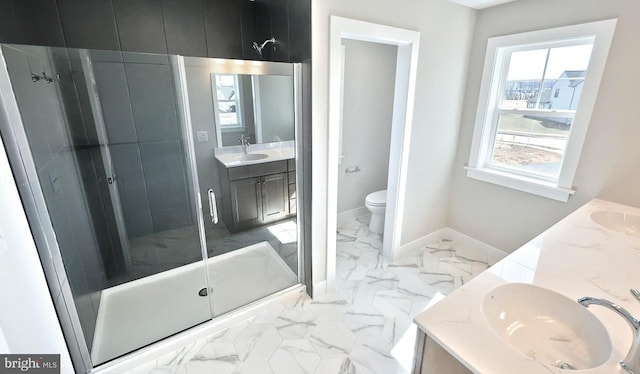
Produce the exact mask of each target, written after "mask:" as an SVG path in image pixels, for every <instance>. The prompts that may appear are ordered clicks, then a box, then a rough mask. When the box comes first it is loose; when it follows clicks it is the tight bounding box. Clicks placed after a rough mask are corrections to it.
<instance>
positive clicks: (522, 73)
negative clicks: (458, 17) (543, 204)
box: [467, 20, 616, 201]
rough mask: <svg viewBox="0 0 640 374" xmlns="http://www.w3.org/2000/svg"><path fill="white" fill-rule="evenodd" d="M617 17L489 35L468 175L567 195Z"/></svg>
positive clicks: (552, 195) (541, 192) (562, 196)
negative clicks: (511, 33)
mask: <svg viewBox="0 0 640 374" xmlns="http://www.w3.org/2000/svg"><path fill="white" fill-rule="evenodd" d="M615 23H616V21H615V20H609V21H600V22H593V23H589V24H582V25H576V26H568V27H562V28H557V29H551V30H542V31H535V32H529V33H524V34H516V35H509V36H503V37H496V38H491V39H489V43H488V46H487V54H486V58H485V67H484V73H483V78H482V85H481V92H480V100H479V103H478V111H477V114H476V124H475V130H474V136H473V144H472V149H471V155H470V159H469V165H468V167H467V176H469V177H471V178H476V179H480V180H483V181H485V182H490V183H495V184H499V185H502V186H505V187H509V188H514V189H518V190H521V191H525V192H529V193H534V194H537V195H540V196H545V197H549V198H552V199H556V200H560V201H567V200H568V198H569V196H570V195H571V194H572V193H573V192H574V189H573V186H572V184H573V176H574V175H575V171H576V169H577V163H578V159H579V156H580V151H581V149H582V144H583V142H584V137H585V135H586V131H587V127H588V124H589V120H590V117H591V112H592V108H593V104H594V102H595V98H596V96H597V90H598V86H599V83H600V77H601V76H602V71H603V70H604V63H605V61H606V57H607V54H608V50H609V44H610V42H611V38H612V36H613V30H614V28H615Z"/></svg>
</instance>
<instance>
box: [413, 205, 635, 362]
mask: <svg viewBox="0 0 640 374" xmlns="http://www.w3.org/2000/svg"><path fill="white" fill-rule="evenodd" d="M597 211H616V212H623V213H632V214H635V215H640V209H638V208H634V207H629V206H625V205H620V204H616V203H612V202H608V201H604V200H592V201H591V202H589V203H587V204H585V205H584V206H583V207H581V208H580V209H578V210H577V211H575V212H574V213H572V214H571V215H569V216H567V217H566V218H564V219H563V220H562V221H560V222H559V223H557V224H555V225H554V226H553V227H551V228H550V229H548V230H547V231H545V232H543V233H542V234H540V235H539V236H538V237H536V238H535V239H533V240H532V241H530V242H529V243H527V244H525V245H524V246H523V247H521V248H520V249H518V250H517V251H515V252H514V253H512V254H511V255H509V256H507V257H506V258H504V259H503V260H501V261H500V262H498V263H497V264H496V265H494V266H492V267H491V268H489V269H488V270H487V271H485V272H484V273H482V274H480V275H478V276H477V277H476V278H474V279H473V280H471V281H470V282H469V283H467V284H465V285H464V286H462V287H460V288H459V289H458V290H456V291H455V292H453V293H451V294H450V295H449V296H447V297H446V298H444V299H443V300H441V301H440V302H438V303H437V304H435V305H433V306H432V307H431V308H429V309H427V310H426V311H425V312H423V313H422V314H420V315H418V316H417V317H416V318H415V323H416V324H417V325H418V327H420V328H421V329H422V330H423V331H424V332H425V333H427V335H428V336H429V337H431V338H432V339H433V340H435V341H436V342H438V343H439V344H440V345H441V346H442V347H443V348H445V349H446V350H447V351H448V352H449V353H451V354H452V355H453V356H454V357H456V358H457V359H458V360H459V361H460V362H461V363H463V364H464V365H465V366H466V367H468V368H469V369H470V370H471V371H473V372H476V373H491V374H499V373H509V374H512V373H518V374H527V373H565V374H567V373H572V372H574V371H571V370H562V369H559V368H556V367H553V366H551V365H545V364H542V363H540V362H537V361H535V360H533V359H531V358H529V357H526V356H525V355H523V354H521V353H520V352H518V351H516V350H514V349H512V348H511V347H510V346H508V345H507V344H506V343H505V342H504V341H503V340H502V339H501V338H500V337H499V336H498V335H497V334H496V333H495V332H494V331H493V330H491V328H490V327H489V326H488V324H487V323H486V322H485V320H484V317H483V315H482V311H481V305H482V300H483V297H484V295H485V294H487V292H489V291H491V290H492V289H494V288H496V287H497V286H500V285H503V284H507V283H529V284H534V285H537V286H540V287H543V288H547V289H551V290H553V291H555V292H557V293H560V294H562V295H564V296H567V297H568V298H570V299H572V300H577V299H579V298H580V297H583V296H592V297H597V298H603V299H607V300H609V301H612V302H614V303H617V304H618V305H620V306H622V307H623V308H625V309H627V310H628V311H629V312H631V314H633V315H634V316H636V317H637V318H639V317H640V303H638V301H636V300H635V299H634V298H633V297H632V296H631V294H630V293H629V289H630V288H640V238H638V237H633V236H629V235H625V234H622V233H617V232H615V231H612V230H609V229H606V228H604V227H602V226H600V225H598V224H596V223H595V222H593V221H592V220H591V218H590V216H591V213H593V212H597ZM506 235H508V234H506ZM588 310H589V311H590V312H591V313H593V314H594V315H595V316H596V317H597V318H598V319H599V320H600V322H602V324H603V325H604V327H605V328H606V330H607V332H608V333H609V337H610V339H611V344H612V346H613V353H612V354H611V356H610V357H609V359H608V361H607V362H606V363H605V364H604V365H602V366H599V367H597V368H593V369H587V370H581V371H579V372H580V373H626V372H625V371H623V370H622V369H621V368H620V366H619V365H618V361H620V360H621V359H622V358H624V357H625V356H626V354H627V352H628V350H629V347H630V346H631V341H632V339H631V336H632V334H631V329H630V328H629V326H628V324H627V322H626V321H625V320H624V319H623V318H621V317H620V316H619V315H617V314H616V313H614V312H613V311H611V310H609V309H605V308H602V307H599V306H591V307H590V308H588Z"/></svg>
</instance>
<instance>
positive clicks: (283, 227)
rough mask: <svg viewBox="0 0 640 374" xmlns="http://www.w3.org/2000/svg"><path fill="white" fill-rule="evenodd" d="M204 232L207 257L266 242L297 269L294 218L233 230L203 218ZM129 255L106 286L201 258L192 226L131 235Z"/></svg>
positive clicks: (196, 232)
mask: <svg viewBox="0 0 640 374" xmlns="http://www.w3.org/2000/svg"><path fill="white" fill-rule="evenodd" d="M205 231H206V237H207V248H208V252H209V257H215V256H218V255H221V254H225V253H228V252H231V251H234V250H236V249H240V248H245V247H248V246H250V245H254V244H256V243H260V242H263V241H267V242H269V244H270V245H271V246H272V247H273V248H274V249H275V250H276V252H277V253H278V254H279V255H280V257H282V259H283V260H284V261H285V262H286V263H287V265H289V267H290V268H291V270H293V272H294V273H297V272H298V246H297V239H296V236H295V235H296V220H295V218H292V219H291V218H290V219H286V220H283V221H279V222H275V223H272V224H269V225H265V226H261V227H256V228H253V229H249V230H245V231H242V232H237V233H231V232H229V230H228V229H227V228H226V227H225V226H224V223H223V222H219V223H218V224H217V225H214V224H212V223H211V222H209V221H207V222H206V224H205ZM291 233H293V235H291ZM283 234H284V235H283ZM129 254H130V256H131V265H132V268H131V271H130V272H129V273H128V274H121V275H119V276H116V277H113V278H112V279H110V280H109V287H112V286H116V285H119V284H122V283H126V282H129V281H132V280H135V279H140V278H144V277H147V276H149V275H152V274H157V273H161V272H163V271H167V270H171V269H174V268H177V267H179V266H183V265H186V264H191V263H194V262H197V261H201V260H202V253H201V250H200V237H199V233H198V230H197V227H196V226H187V227H183V228H179V229H174V230H167V231H163V232H159V233H154V234H150V235H145V236H142V237H139V238H133V239H131V241H130V249H129Z"/></svg>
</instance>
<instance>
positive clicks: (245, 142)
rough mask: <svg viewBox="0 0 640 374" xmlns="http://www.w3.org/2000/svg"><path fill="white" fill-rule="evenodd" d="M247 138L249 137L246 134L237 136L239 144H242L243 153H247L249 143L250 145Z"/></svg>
mask: <svg viewBox="0 0 640 374" xmlns="http://www.w3.org/2000/svg"><path fill="white" fill-rule="evenodd" d="M249 139H250V138H249V137H248V136H244V134H242V135H240V138H238V140H239V141H240V144H242V146H243V147H244V154H245V155H246V154H247V153H249V145H251V143H249Z"/></svg>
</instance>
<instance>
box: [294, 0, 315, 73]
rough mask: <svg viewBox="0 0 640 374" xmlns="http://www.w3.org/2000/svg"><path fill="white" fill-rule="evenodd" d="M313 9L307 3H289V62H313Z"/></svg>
mask: <svg viewBox="0 0 640 374" xmlns="http://www.w3.org/2000/svg"><path fill="white" fill-rule="evenodd" d="M310 20H311V7H309V3H308V2H307V1H289V61H296V62H302V61H309V60H311V22H310Z"/></svg>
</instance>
